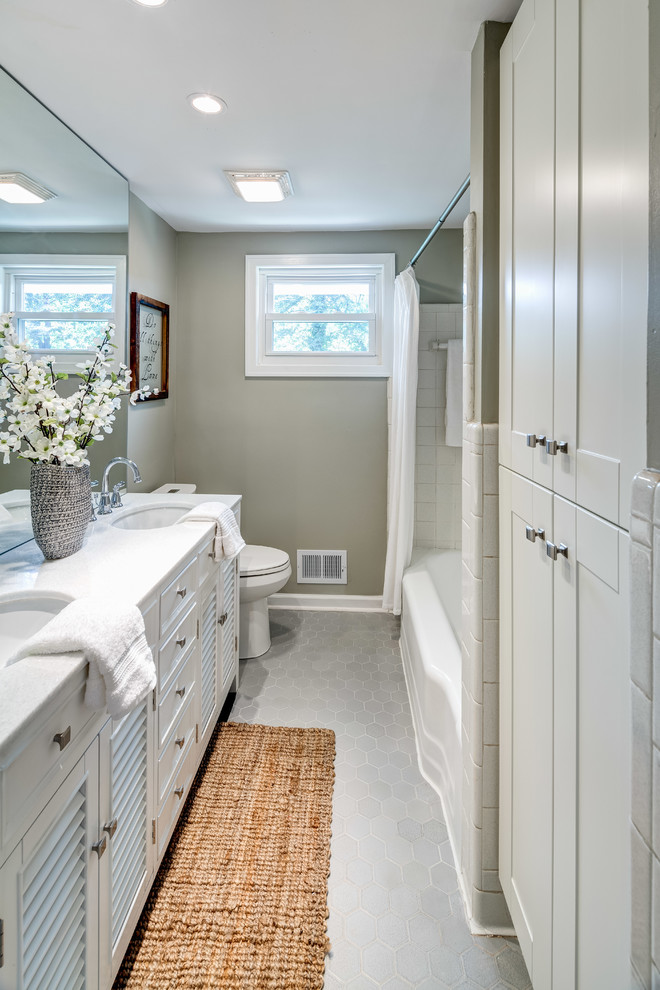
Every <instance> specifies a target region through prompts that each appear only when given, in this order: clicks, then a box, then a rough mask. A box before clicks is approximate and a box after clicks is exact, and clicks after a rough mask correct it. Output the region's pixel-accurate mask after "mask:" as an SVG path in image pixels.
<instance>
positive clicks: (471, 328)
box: [463, 213, 477, 423]
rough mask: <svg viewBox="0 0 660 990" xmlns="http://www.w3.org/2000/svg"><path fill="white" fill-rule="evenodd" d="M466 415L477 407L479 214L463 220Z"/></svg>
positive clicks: (470, 417) (471, 415) (470, 415)
mask: <svg viewBox="0 0 660 990" xmlns="http://www.w3.org/2000/svg"><path fill="white" fill-rule="evenodd" d="M463 293H464V298H463V419H464V420H465V421H466V422H467V423H471V422H473V420H474V418H475V416H474V410H475V390H476V382H475V349H476V337H477V325H476V319H477V215H476V213H468V215H467V217H466V218H465V223H464V224H463Z"/></svg>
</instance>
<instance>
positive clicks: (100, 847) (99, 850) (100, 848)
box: [92, 835, 108, 859]
mask: <svg viewBox="0 0 660 990" xmlns="http://www.w3.org/2000/svg"><path fill="white" fill-rule="evenodd" d="M107 844H108V840H107V839H106V837H105V835H104V836H102V838H100V839H99V841H98V842H94V843H93V844H92V849H93V851H94V852H95V853H96V854H97V856H98V858H99V859H100V858H101V856H102V855H103V853H104V852H105V847H106V846H107Z"/></svg>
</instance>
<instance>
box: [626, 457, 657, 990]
mask: <svg viewBox="0 0 660 990" xmlns="http://www.w3.org/2000/svg"><path fill="white" fill-rule="evenodd" d="M630 539H631V569H630V578H631V589H630V591H631V595H630V599H631V608H632V614H631V635H632V641H631V671H630V675H631V693H632V695H631V707H632V721H633V725H632V808H631V818H632V821H631V842H632V984H631V985H632V986H634V987H635V988H637V987H639V988H643V990H647V988H648V990H650V988H651V987H654V988H655V987H660V473H657V472H655V471H642V472H640V474H638V475H637V476H636V478H635V480H634V482H633V488H632V518H631V524H630Z"/></svg>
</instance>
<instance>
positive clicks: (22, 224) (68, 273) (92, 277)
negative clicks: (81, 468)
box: [0, 69, 128, 553]
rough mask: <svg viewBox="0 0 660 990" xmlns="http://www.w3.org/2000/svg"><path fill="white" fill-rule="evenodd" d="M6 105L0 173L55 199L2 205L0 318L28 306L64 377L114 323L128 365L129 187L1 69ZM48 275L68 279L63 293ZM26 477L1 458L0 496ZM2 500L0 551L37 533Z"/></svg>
mask: <svg viewBox="0 0 660 990" xmlns="http://www.w3.org/2000/svg"><path fill="white" fill-rule="evenodd" d="M0 105H1V106H2V116H3V121H2V129H3V140H2V149H1V150H0V174H7V173H21V174H23V175H26V176H28V177H29V178H30V179H31V180H32V181H33V182H35V183H37V184H38V185H39V186H43V187H44V188H45V189H46V190H47V191H48V192H50V193H51V194H53V195H52V198H50V199H47V200H46V201H45V202H41V203H30V204H21V203H7V202H4V201H2V200H0V312H6V311H8V310H12V311H18V310H19V309H20V308H21V307H22V308H23V309H24V310H25V311H26V312H24V313H23V314H22V315H23V316H24V317H25V327H26V328H27V329H24V332H25V333H26V335H27V333H29V334H30V335H31V336H30V337H29V339H30V343H31V344H32V345H33V346H34V347H35V349H43V350H45V351H46V352H47V353H55V354H57V360H58V364H59V365H60V367H59V369H58V370H62V371H66V372H71V371H72V370H73V368H74V367H75V363H76V361H78V360H80V355H81V353H84V351H85V348H86V347H89V346H91V345H90V341H91V340H92V339H93V337H94V331H95V328H96V327H95V323H94V321H95V320H96V321H97V324H98V323H100V322H101V321H102V320H103V319H111V320H112V322H114V323H115V324H116V326H117V332H116V337H115V343H116V344H117V345H118V349H117V359H118V360H122V361H125V362H126V363H128V362H127V334H126V317H127V292H126V285H127V281H126V280H127V271H126V265H127V258H128V182H127V181H126V179H125V178H124V177H123V176H122V175H120V174H119V173H118V172H117V171H116V170H115V169H114V168H112V166H111V165H109V164H108V163H107V162H106V161H105V160H104V159H103V158H101V157H100V155H98V154H96V152H95V151H93V149H92V148H90V147H89V145H87V144H86V143H85V141H84V140H82V139H81V138H80V137H79V136H78V135H77V134H75V133H74V132H73V131H72V130H70V129H69V128H68V127H67V126H66V125H65V124H63V123H62V121H61V120H59V119H58V118H57V117H56V116H55V115H54V114H53V113H51V112H50V110H48V109H47V107H45V106H44V105H43V104H42V103H40V102H39V100H38V99H35V97H34V96H32V95H31V94H30V93H29V92H28V91H27V90H26V89H25V88H24V87H23V86H21V85H20V83H18V82H17V81H16V80H15V79H14V78H13V77H12V76H11V75H9V73H7V72H5V71H4V70H2V69H0ZM49 273H58V274H59V276H60V279H61V278H64V279H65V281H66V280H68V284H67V285H66V286H65V287H64V290H62V291H61V292H60V295H59V297H57V294H56V293H55V292H54V282H55V281H56V279H55V278H53V279H50V280H49V278H48V275H49ZM97 276H98V277H97ZM26 285H28V290H25V286H26ZM59 288H60V289H62V281H61V280H60V282H59ZM53 310H57V311H58V314H59V317H60V318H59V319H58V318H55V319H52V316H53V313H52V311H53ZM72 310H76V312H72ZM47 311H48V312H47ZM49 315H50V317H51V319H49V318H48V317H49ZM74 317H77V319H74ZM126 405H127V403H126V402H124V403H122V409H121V410H120V412H119V414H118V416H117V421H116V423H115V428H114V430H113V433H112V434H110V435H108V436H106V438H105V440H104V442H103V443H97V444H95V445H94V447H93V448H92V450H91V454H90V460H91V462H92V467H91V471H92V477H93V478H97V477H99V474H100V472H101V470H102V467H103V465H104V464H105V463H107V461H108V460H109V459H110V458H111V457H114V456H116V455H118V454H121V455H125V454H126V432H127V427H126ZM1 428H2V427H1V425H0V429H1ZM29 472H30V464H29V462H27V461H18V460H17V459H16V458H14V457H12V460H11V463H10V464H3V463H1V462H0V493H7V492H10V491H13V490H15V489H27V488H28V486H29ZM0 501H5V502H8V503H13V504H6V505H5V506H4V511H0V553H2V552H4V551H6V550H7V549H9V548H10V547H11V546H16V545H18V544H19V543H21V542H23V540H24V538H25V534H26V527H28V534H27V535H28V538H29V536H30V535H31V532H30V531H29V506H28V507H27V511H26V506H25V503H24V499H23V500H22V504H21V499H12V498H11V497H9V498H4V499H2V498H1V497H0ZM0 508H1V507H0ZM8 516H9V518H7V517H8Z"/></svg>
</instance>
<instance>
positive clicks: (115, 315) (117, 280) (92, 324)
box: [0, 255, 126, 371]
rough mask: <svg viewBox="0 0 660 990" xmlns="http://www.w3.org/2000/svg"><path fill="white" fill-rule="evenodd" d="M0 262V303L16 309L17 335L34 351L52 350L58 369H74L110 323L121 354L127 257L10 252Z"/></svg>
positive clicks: (122, 356)
mask: <svg viewBox="0 0 660 990" xmlns="http://www.w3.org/2000/svg"><path fill="white" fill-rule="evenodd" d="M0 266H1V268H2V271H3V274H4V278H3V300H2V307H1V308H2V310H3V312H5V311H11V312H13V313H14V314H15V317H16V328H17V331H18V335H19V338H20V339H21V340H24V341H26V342H27V344H28V345H29V347H30V350H31V351H32V353H34V354H36V355H39V354H49V355H50V354H52V355H54V356H55V359H56V363H57V366H58V368H60V370H68V371H73V370H75V365H76V363H77V362H79V361H80V360H81V359H84V358H85V357H86V356H87V355H89V354H90V353H91V352H93V351H94V348H95V345H96V344H97V342H98V341H99V339H100V338H101V337H102V336H103V334H104V333H105V331H106V329H107V327H108V324H109V323H112V324H114V326H115V328H116V329H115V340H114V343H115V344H116V345H117V359H118V361H122V360H124V353H125V346H124V334H125V316H124V313H125V306H126V274H125V272H126V260H125V258H123V257H113V258H110V257H106V256H103V257H87V256H85V257H82V256H77V255H75V256H71V255H67V256H66V257H62V256H61V255H53V256H40V257H39V258H34V257H27V256H26V257H24V258H17V257H16V256H9V257H4V258H3V257H0ZM65 366H66V367H65Z"/></svg>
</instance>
